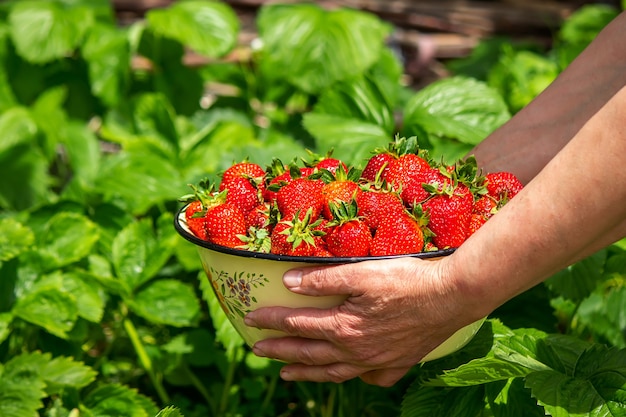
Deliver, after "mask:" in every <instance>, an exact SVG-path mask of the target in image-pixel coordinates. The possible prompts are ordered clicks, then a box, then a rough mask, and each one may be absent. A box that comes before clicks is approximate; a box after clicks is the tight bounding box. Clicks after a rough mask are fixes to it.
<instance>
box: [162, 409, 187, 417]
mask: <svg viewBox="0 0 626 417" xmlns="http://www.w3.org/2000/svg"><path fill="white" fill-rule="evenodd" d="M155 417H184V416H183V415H182V414H181V413H180V410H179V409H178V408H176V407H165V408H164V409H163V410H161V411H159V414H157V415H156V416H155Z"/></svg>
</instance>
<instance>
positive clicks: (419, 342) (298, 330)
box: [246, 258, 480, 386]
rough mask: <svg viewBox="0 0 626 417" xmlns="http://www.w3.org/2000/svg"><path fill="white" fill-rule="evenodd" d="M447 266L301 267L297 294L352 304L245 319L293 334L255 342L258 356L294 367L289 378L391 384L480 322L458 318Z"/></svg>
mask: <svg viewBox="0 0 626 417" xmlns="http://www.w3.org/2000/svg"><path fill="white" fill-rule="evenodd" d="M382 262H384V264H383V263H382ZM443 266H444V263H443V262H441V261H424V260H419V259H414V258H403V259H395V260H390V261H369V262H364V263H361V264H358V265H357V264H346V265H339V266H331V267H324V268H307V269H303V270H302V271H303V272H304V273H303V274H302V284H301V285H300V286H297V287H292V288H291V290H292V291H294V292H298V293H302V294H308V295H325V294H328V295H330V294H345V295H347V296H348V298H347V299H346V301H345V302H344V303H343V304H342V305H340V306H338V307H335V308H332V309H327V310H318V309H288V308H280V307H273V308H265V309H258V310H257V311H256V312H252V313H250V314H248V316H247V318H246V322H247V323H248V324H249V325H253V326H258V327H264V328H273V329H277V330H282V331H284V332H286V333H288V334H290V335H292V336H294V337H289V338H282V339H274V340H265V341H261V342H258V343H257V344H256V345H255V346H254V349H253V350H254V353H255V354H257V355H259V356H266V357H270V358H277V359H280V360H282V361H285V362H289V363H291V364H290V365H287V366H285V367H284V368H283V370H282V372H281V376H282V377H283V378H284V379H288V380H314V381H332V382H342V381H346V380H349V379H352V378H355V377H360V378H361V379H363V380H364V381H365V382H368V383H371V384H376V385H381V386H390V385H393V384H394V383H395V382H397V381H398V380H399V379H400V378H402V376H404V375H405V374H406V372H407V371H408V370H409V369H410V368H411V367H412V366H413V365H415V364H416V363H418V362H419V361H420V359H421V358H422V357H423V356H425V355H426V354H427V353H428V352H430V351H431V350H432V349H434V348H435V347H436V346H437V345H439V344H440V343H441V342H442V341H443V340H445V339H446V338H447V337H449V336H450V335H451V334H452V333H454V331H456V330H457V329H459V328H461V327H462V326H464V325H466V324H469V323H471V322H472V321H474V320H475V319H479V318H480V313H479V314H478V316H476V317H474V316H463V317H459V312H460V307H461V306H462V303H461V301H462V300H458V299H455V298H458V295H459V291H458V289H457V288H454V286H453V285H454V283H453V282H451V281H446V280H444V279H442V278H441V275H442V272H441V270H442V267H443ZM286 281H287V282H288V280H286ZM453 318H454V320H452V319H453ZM390 347H393V349H390Z"/></svg>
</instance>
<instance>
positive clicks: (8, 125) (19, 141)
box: [0, 107, 39, 157]
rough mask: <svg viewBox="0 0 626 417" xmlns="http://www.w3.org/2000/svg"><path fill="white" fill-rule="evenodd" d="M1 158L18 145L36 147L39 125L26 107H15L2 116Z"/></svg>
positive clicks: (0, 119) (0, 115)
mask: <svg viewBox="0 0 626 417" xmlns="http://www.w3.org/2000/svg"><path fill="white" fill-rule="evenodd" d="M0 131H1V132H2V141H0V157H1V156H2V154H3V152H6V151H7V150H8V149H10V148H12V147H14V146H17V145H24V144H28V145H34V144H35V139H36V135H37V133H38V131H39V130H38V128H37V123H36V122H35V120H33V118H32V116H31V114H30V112H29V111H28V110H27V109H26V108H24V107H13V108H11V109H8V110H7V111H5V112H3V113H2V114H0Z"/></svg>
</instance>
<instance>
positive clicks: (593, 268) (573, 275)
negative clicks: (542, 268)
mask: <svg viewBox="0 0 626 417" xmlns="http://www.w3.org/2000/svg"><path fill="white" fill-rule="evenodd" d="M606 259H607V252H606V250H601V251H598V252H596V253H595V254H593V255H591V256H589V257H587V258H585V259H583V260H582V261H580V262H577V263H575V264H574V265H571V266H570V267H568V268H565V269H563V270H561V271H559V272H557V273H556V274H554V275H553V276H552V277H550V278H549V279H548V280H546V281H545V284H546V285H547V286H548V288H549V289H550V290H551V291H553V292H554V293H556V294H559V295H561V296H563V297H564V298H566V299H568V300H572V301H581V300H583V299H585V298H586V297H588V296H589V295H590V294H591V293H592V292H593V291H594V290H595V289H596V288H597V286H598V284H600V283H601V282H602V281H604V280H605V279H606V276H605V275H604V274H603V270H604V264H605V263H606Z"/></svg>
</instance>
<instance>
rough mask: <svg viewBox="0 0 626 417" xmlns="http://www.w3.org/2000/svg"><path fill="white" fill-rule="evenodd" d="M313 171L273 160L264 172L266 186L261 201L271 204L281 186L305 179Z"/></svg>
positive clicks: (310, 168)
mask: <svg viewBox="0 0 626 417" xmlns="http://www.w3.org/2000/svg"><path fill="white" fill-rule="evenodd" d="M313 171H314V168H312V167H301V168H300V167H298V166H296V165H295V164H293V163H292V164H290V165H283V163H282V162H281V161H280V160H279V159H274V160H273V161H272V164H271V165H270V166H269V167H268V168H267V171H266V182H267V184H266V186H265V189H264V191H263V199H264V200H265V201H267V202H270V203H273V202H274V201H276V195H277V191H278V190H279V189H280V187H282V186H283V185H285V184H287V183H289V182H291V181H292V180H293V179H295V178H306V177H308V176H309V175H311V174H312V173H313Z"/></svg>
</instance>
